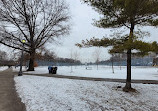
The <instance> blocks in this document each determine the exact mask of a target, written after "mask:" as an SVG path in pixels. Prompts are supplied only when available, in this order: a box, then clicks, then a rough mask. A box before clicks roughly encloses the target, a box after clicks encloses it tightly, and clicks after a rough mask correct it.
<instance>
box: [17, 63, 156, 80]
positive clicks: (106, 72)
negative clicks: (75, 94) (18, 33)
mask: <svg viewBox="0 0 158 111" xmlns="http://www.w3.org/2000/svg"><path fill="white" fill-rule="evenodd" d="M14 70H15V69H14ZM16 70H19V69H18V68H17V69H16ZM24 70H25V68H24ZM114 72H115V73H112V69H111V66H99V69H98V70H97V67H96V66H89V67H88V69H86V67H85V66H77V67H75V66H73V67H72V72H71V67H70V66H69V67H68V66H58V70H57V74H58V75H68V76H80V77H94V78H118V79H126V66H124V67H122V68H121V70H120V67H119V66H114ZM25 73H30V74H48V67H47V66H43V67H36V68H35V71H31V72H25ZM132 79H141V80H158V68H156V67H141V66H137V67H136V66H133V67H132Z"/></svg>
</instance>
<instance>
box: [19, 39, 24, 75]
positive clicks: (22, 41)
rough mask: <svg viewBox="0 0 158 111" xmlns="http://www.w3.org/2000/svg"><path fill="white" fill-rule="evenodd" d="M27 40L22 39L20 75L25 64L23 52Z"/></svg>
mask: <svg viewBox="0 0 158 111" xmlns="http://www.w3.org/2000/svg"><path fill="white" fill-rule="evenodd" d="M25 42H26V40H24V39H23V40H22V51H21V59H20V71H19V74H18V76H22V65H23V55H24V54H23V52H24V44H25Z"/></svg>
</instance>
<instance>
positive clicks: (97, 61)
mask: <svg viewBox="0 0 158 111" xmlns="http://www.w3.org/2000/svg"><path fill="white" fill-rule="evenodd" d="M100 54H101V50H100V49H99V48H97V49H95V50H94V52H93V57H94V59H95V63H96V65H97V70H98V64H99V61H100Z"/></svg>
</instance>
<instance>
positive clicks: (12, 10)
mask: <svg viewBox="0 0 158 111" xmlns="http://www.w3.org/2000/svg"><path fill="white" fill-rule="evenodd" d="M68 13H69V10H68V6H67V5H66V3H65V2H64V0H5V1H3V0H0V43H1V44H4V45H6V46H8V47H11V48H14V49H18V50H22V39H25V40H26V43H25V46H24V51H25V52H27V53H29V55H30V61H29V69H28V70H29V71H33V70H34V60H35V53H36V49H38V48H40V47H41V46H43V45H45V44H46V43H47V42H50V43H51V42H53V41H54V38H55V37H60V36H61V35H64V34H68V32H69V18H70V16H69V14H68Z"/></svg>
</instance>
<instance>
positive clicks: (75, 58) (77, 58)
mask: <svg viewBox="0 0 158 111" xmlns="http://www.w3.org/2000/svg"><path fill="white" fill-rule="evenodd" d="M79 56H80V54H79V52H78V51H75V52H74V53H73V59H74V62H77V60H79ZM75 68H76V67H75Z"/></svg>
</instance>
